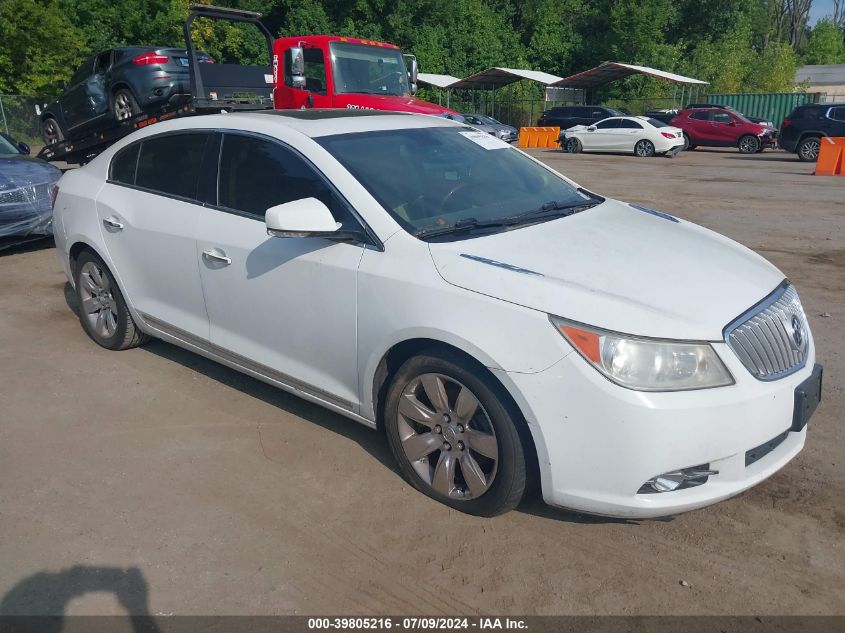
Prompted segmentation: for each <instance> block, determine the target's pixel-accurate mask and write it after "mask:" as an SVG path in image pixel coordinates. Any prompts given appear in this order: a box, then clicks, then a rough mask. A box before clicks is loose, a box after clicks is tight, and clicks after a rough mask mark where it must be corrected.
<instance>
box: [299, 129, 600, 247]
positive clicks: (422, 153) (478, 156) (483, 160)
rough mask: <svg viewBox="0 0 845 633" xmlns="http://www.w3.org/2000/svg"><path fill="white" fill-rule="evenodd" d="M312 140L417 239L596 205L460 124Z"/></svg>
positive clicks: (496, 227) (460, 234) (460, 235)
mask: <svg viewBox="0 0 845 633" xmlns="http://www.w3.org/2000/svg"><path fill="white" fill-rule="evenodd" d="M316 141H317V142H318V143H320V145H322V146H323V147H324V148H325V149H326V150H327V151H328V152H329V153H330V154H332V155H333V156H334V157H335V158H336V159H337V160H338V161H340V163H341V164H343V166H344V167H346V168H347V169H348V170H349V171H350V172H351V173H352V175H353V176H355V178H356V179H357V180H358V181H359V182H360V183H361V184H362V185H363V186H364V187H365V188H366V189H367V190H368V191H369V192H370V193H371V194H372V195H373V197H374V198H376V199H377V200H378V201H379V202H380V203H381V204H382V206H384V208H385V210H386V211H387V212H388V213H390V215H391V216H393V218H394V219H395V220H396V221H397V222H399V224H400V225H402V226H403V227H404V228H405V230H407V231H408V232H409V233H412V234H414V235H417V236H419V237H421V238H423V236H429V235H432V234H437V238H438V239H443V238H445V239H464V238H466V237H470V236H471V235H473V234H477V233H473V231H471V230H469V229H471V228H475V227H476V226H478V227H481V228H482V229H483V232H486V233H490V232H498V231H503V230H510V229H512V228H516V227H517V226H520V225H525V224H529V223H536V222H538V221H545V220H551V219H554V218H555V217H560V216H561V215H565V214H566V212H565V210H570V211H571V212H575V210H576V209H583V208H585V207H586V206H592V205H594V204H598V203H597V202H596V198H595V196H592V195H590V194H586V193H585V192H583V191H581V190H578V189H576V188H575V187H573V186H572V185H571V184H569V182H567V181H566V180H564V179H563V178H562V177H561V176H559V175H558V174H556V173H555V172H553V171H551V170H550V169H547V168H546V167H544V166H542V165H540V164H539V163H537V162H535V161H533V160H531V159H530V158H528V157H527V156H525V155H524V154H523V153H522V152H520V151H519V150H516V149H514V148H512V147H510V146H509V145H508V144H507V143H505V142H504V141H500V140H499V139H497V138H494V137H492V136H490V135H489V134H485V133H484V132H479V131H477V130H474V129H473V128H469V127H465V126H461V125H455V126H451V125H449V126H443V127H440V126H437V127H421V128H412V129H400V130H385V131H373V132H359V133H351V134H339V135H334V136H324V137H321V138H317V139H316ZM546 211H548V213H545V212H546ZM561 211H563V213H561ZM464 227H466V230H465V229H464ZM424 239H425V238H424Z"/></svg>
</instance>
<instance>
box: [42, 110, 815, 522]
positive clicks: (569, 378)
mask: <svg viewBox="0 0 845 633" xmlns="http://www.w3.org/2000/svg"><path fill="white" fill-rule="evenodd" d="M54 233H55V239H56V246H57V252H58V255H59V260H60V263H61V266H62V267H63V269H64V271H65V274H66V275H67V277H68V279H69V280H70V282H71V284H72V285H73V287H74V288H75V292H76V296H77V298H78V304H79V320H80V322H81V324H82V328H83V329H84V331H85V332H86V333H87V334H88V335H89V336H90V337H91V338H92V339H93V340H94V341H95V342H96V343H98V344H99V345H102V346H103V347H106V348H108V349H113V350H121V349H127V348H130V347H134V346H136V345H140V344H142V343H144V342H145V341H146V340H148V339H149V338H150V337H155V338H160V339H163V340H165V341H169V342H171V343H173V344H175V345H179V346H182V347H184V348H186V349H188V350H192V351H194V352H196V353H198V354H202V355H203V356H206V357H208V358H211V359H213V360H215V361H218V362H220V363H223V364H225V365H228V366H230V367H233V368H235V369H237V370H239V371H242V372H244V373H246V374H249V375H251V376H254V377H256V378H259V379H260V380H263V381H266V382H268V383H270V384H272V385H275V386H277V387H279V388H281V389H284V390H287V391H290V392H292V393H294V394H297V395H299V396H301V397H303V398H305V399H308V400H311V401H313V402H317V403H319V404H321V405H323V406H325V407H327V408H329V409H331V410H333V411H336V412H338V413H340V414H342V415H344V416H346V417H348V418H351V419H352V420H355V421H357V422H360V423H362V424H365V425H367V426H369V427H372V428H373V429H379V430H381V431H383V432H385V433H386V434H387V439H388V442H389V444H390V447H391V450H392V452H393V455H394V456H395V458H396V460H397V462H398V464H399V469H400V471H401V472H402V474H403V475H404V476H405V477H406V478H407V479H408V481H409V482H410V483H411V484H412V485H413V486H415V487H416V488H417V489H418V490H420V491H422V492H423V493H425V494H427V495H429V496H431V497H432V498H434V499H437V500H438V501H441V502H443V503H445V504H447V505H449V506H451V507H453V508H456V509H458V510H462V511H464V512H469V513H473V514H478V515H484V516H491V515H495V514H498V513H501V512H505V511H507V510H510V509H512V508H514V507H516V505H517V504H518V503H519V502H520V500H521V499H522V498H523V494H524V492H525V490H526V487H527V486H528V485H529V483H528V482H532V481H539V485H540V486H541V488H542V494H543V498H544V499H545V500H546V502H548V503H549V504H552V505H556V506H564V507H568V508H574V509H576V510H581V511H585V512H591V513H597V514H604V515H614V516H625V517H655V516H661V515H670V514H675V513H678V512H682V511H685V510H691V509H693V508H699V507H702V506H706V505H708V504H711V503H714V502H716V501H719V500H721V499H726V498H728V497H731V496H733V495H736V494H738V493H739V492H741V491H743V490H745V489H747V488H749V487H751V486H753V485H755V484H757V483H759V482H760V481H762V480H764V479H765V478H767V477H769V476H770V475H772V474H773V473H775V472H776V471H777V470H779V469H780V468H782V467H783V466H784V465H785V464H786V463H787V462H789V460H791V459H792V458H793V457H795V455H797V454H798V452H799V451H800V450H801V448H802V447H803V445H804V440H805V438H806V435H807V430H806V423H807V420H808V419H809V417H810V415H811V414H812V412H813V410H814V409H815V406H816V404H817V403H818V401H819V398H820V390H821V367H820V366H819V365H816V364H815V348H814V345H813V339H812V336H811V334H810V330H809V328H808V326H807V320H806V318H805V316H804V312H803V310H802V308H801V303H800V301H799V300H798V294H797V292H796V290H795V288H794V286H792V284H791V283H790V282H788V281H787V280H786V279H784V275H783V273H781V272H780V271H778V270H777V269H776V268H775V267H774V266H772V265H771V264H770V263H768V262H767V261H766V260H764V259H763V258H762V257H760V256H759V255H756V254H755V253H753V252H752V251H750V250H748V249H747V248H744V247H743V246H740V245H739V244H737V243H735V242H732V241H731V240H729V239H727V238H725V237H722V236H720V235H717V234H716V233H713V232H712V231H708V230H707V229H703V228H700V227H698V226H696V225H694V224H691V223H689V222H685V221H683V220H680V219H678V218H675V217H673V216H671V215H668V214H666V213H662V212H659V211H654V210H652V209H648V208H645V207H641V206H636V205H629V204H625V203H624V202H618V201H616V200H611V199H607V198H604V197H602V196H599V195H597V194H595V193H592V192H589V191H587V190H585V189H583V188H581V187H579V186H578V185H576V184H575V183H573V182H572V181H570V180H568V179H567V178H565V177H564V176H562V175H560V174H559V173H557V172H555V171H554V170H552V169H550V168H549V167H547V166H545V165H543V164H542V163H540V162H539V161H537V160H535V159H533V158H531V157H529V156H528V155H526V154H525V153H523V152H521V151H519V150H518V149H515V148H512V147H510V146H509V145H508V144H507V143H505V142H503V141H501V140H500V139H496V138H494V137H492V136H490V135H488V134H484V133H483V132H479V131H477V130H474V129H472V128H470V127H467V126H465V125H463V124H460V123H456V122H454V121H449V120H447V119H443V118H436V117H429V116H421V115H409V114H400V113H390V112H382V111H361V112H357V111H345V110H305V111H299V110H293V111H276V112H270V113H249V114H245V113H242V114H225V115H222V114H221V115H213V116H198V117H190V118H185V119H181V120H173V121H166V122H162V123H157V124H155V125H151V126H149V127H147V128H145V129H143V130H139V131H137V132H135V133H134V134H131V135H130V136H128V137H126V138H125V139H123V140H121V141H119V142H118V143H116V144H115V145H114V146H112V147H111V148H109V149H108V150H106V151H105V152H103V153H102V154H100V155H99V156H98V157H97V158H95V159H94V160H92V161H91V162H90V163H89V164H88V165H86V166H84V167H82V168H80V169H75V170H72V171H70V172H68V173H67V174H65V176H64V177H63V178H62V180H61V181H60V183H59V192H58V197H57V199H56V203H55V213H54ZM353 450H356V447H354V446H353ZM330 459H331V456H330V455H328V454H323V455H320V454H315V459H314V462H313V467H314V468H324V467H325V465H324V464H323V462H324V461H325V460H330ZM350 476H354V473H353V474H351V475H350ZM279 484H280V485H284V482H279Z"/></svg>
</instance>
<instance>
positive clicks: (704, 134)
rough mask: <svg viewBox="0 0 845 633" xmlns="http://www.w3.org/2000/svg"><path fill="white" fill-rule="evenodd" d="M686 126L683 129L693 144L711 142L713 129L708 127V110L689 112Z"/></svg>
mask: <svg viewBox="0 0 845 633" xmlns="http://www.w3.org/2000/svg"><path fill="white" fill-rule="evenodd" d="M687 121H688V123H687V125H686V126H684V129H685V130H686V132H687V135H688V136H689V137H690V138H691V139H692V141H693V142H694V143H704V144H707V143H711V142H713V140H714V138H713V128H712V127H711V125H710V110H697V111H695V112H690V114H689V116H688V117H687Z"/></svg>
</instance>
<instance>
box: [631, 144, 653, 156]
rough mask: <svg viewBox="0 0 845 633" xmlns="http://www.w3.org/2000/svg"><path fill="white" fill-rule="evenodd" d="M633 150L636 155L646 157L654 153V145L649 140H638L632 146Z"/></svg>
mask: <svg viewBox="0 0 845 633" xmlns="http://www.w3.org/2000/svg"><path fill="white" fill-rule="evenodd" d="M634 152H635V153H636V154H637V156H641V157H643V158H648V157H649V156H652V155H653V154H654V145H652V143H651V141H639V142H638V143H637V144H636V145H635V146H634Z"/></svg>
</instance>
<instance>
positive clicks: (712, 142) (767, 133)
mask: <svg viewBox="0 0 845 633" xmlns="http://www.w3.org/2000/svg"><path fill="white" fill-rule="evenodd" d="M671 125H673V126H675V127H679V128H681V129H682V130H683V131H684V139H685V140H686V149H695V148H696V147H697V146H699V145H702V146H707V147H737V148H739V151H740V152H742V153H743V154H754V153H755V152H762V151H763V150H764V149H765V148H767V147H773V146H774V145H775V139H776V138H777V136H776V135H777V130H776V129H774V128H772V127H769V126H768V125H763V124H761V123H752V122H751V121H749V120H748V119H746V118H745V117H744V116H742V115H741V114H739V113H738V112H733V111H731V110H725V109H724V108H689V109H686V110H681V111H680V112H678V115H677V116H676V117H675V118H674V119H672V123H671Z"/></svg>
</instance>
